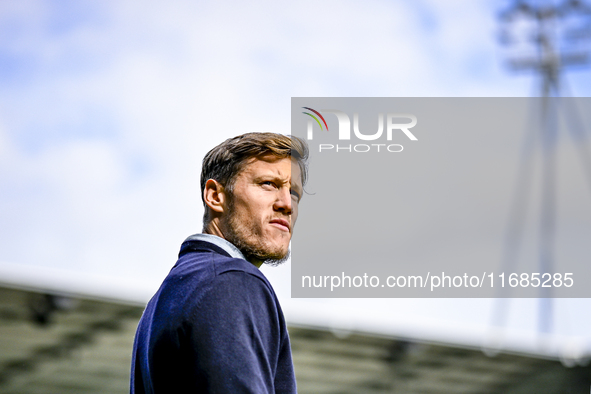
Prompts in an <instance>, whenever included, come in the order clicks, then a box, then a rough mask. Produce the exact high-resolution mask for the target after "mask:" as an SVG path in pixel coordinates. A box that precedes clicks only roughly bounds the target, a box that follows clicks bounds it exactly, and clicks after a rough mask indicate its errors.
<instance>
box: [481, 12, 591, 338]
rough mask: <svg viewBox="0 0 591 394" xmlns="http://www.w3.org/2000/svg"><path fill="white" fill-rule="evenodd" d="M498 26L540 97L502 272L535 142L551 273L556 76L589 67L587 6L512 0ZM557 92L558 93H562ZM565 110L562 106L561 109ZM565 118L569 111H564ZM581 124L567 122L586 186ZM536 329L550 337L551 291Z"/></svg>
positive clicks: (546, 267)
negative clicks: (537, 80)
mask: <svg viewBox="0 0 591 394" xmlns="http://www.w3.org/2000/svg"><path fill="white" fill-rule="evenodd" d="M499 20H500V24H501V34H500V42H501V44H503V45H504V46H506V47H507V48H508V49H512V50H513V53H511V54H510V55H509V56H508V59H507V64H508V66H509V69H510V70H512V71H530V72H533V73H535V74H536V75H537V76H538V77H539V78H540V90H539V92H537V94H536V95H539V96H540V97H541V103H540V104H541V108H540V115H541V116H540V117H539V118H538V119H537V122H539V123H538V124H539V127H538V128H537V130H536V128H532V133H530V135H527V136H526V141H525V145H524V147H525V150H524V156H526V157H524V158H522V159H523V160H522V161H521V165H520V171H519V173H518V182H517V188H516V194H515V197H514V201H513V205H512V208H511V212H510V220H509V226H508V231H507V238H506V242H505V253H504V261H503V268H504V269H511V268H513V267H514V266H515V263H516V259H517V257H516V256H517V251H518V249H519V244H520V243H521V237H522V234H521V233H522V232H523V221H524V220H523V211H524V210H525V207H526V204H525V196H526V195H527V190H528V188H529V182H530V178H531V174H530V172H531V170H532V168H531V164H530V162H531V160H530V157H531V154H530V152H531V150H532V149H533V146H534V145H535V143H536V142H537V143H539V144H540V145H541V149H542V162H543V164H542V176H543V180H542V200H541V212H540V227H539V236H538V242H539V267H540V273H550V274H552V271H553V265H554V264H553V260H554V258H553V256H554V250H553V249H554V238H555V236H554V235H555V212H556V207H555V199H556V197H555V194H556V191H555V189H556V188H555V178H556V164H555V152H556V145H557V141H558V138H557V134H558V133H557V129H558V127H557V118H558V110H559V107H558V106H559V103H558V100H553V99H552V97H559V96H561V95H562V94H564V93H567V94H566V95H568V92H567V91H566V86H565V83H564V81H563V80H562V79H561V73H562V72H563V71H565V70H566V69H569V68H573V67H577V66H579V67H580V66H584V65H587V64H588V63H589V51H588V44H589V40H590V39H591V7H590V6H589V5H588V4H586V3H585V2H584V1H582V0H563V1H560V0H559V1H551V0H546V1H544V0H539V1H535V0H531V1H527V0H515V1H514V2H513V3H512V4H511V6H510V7H509V8H508V9H506V10H505V11H503V12H502V13H501V14H500V16H499ZM561 93H562V94H561ZM564 109H566V108H564ZM566 110H568V111H571V112H569V116H570V115H572V111H574V109H566ZM581 126H582V124H581V123H580V122H579V125H575V124H574V123H571V124H570V125H569V131H570V132H571V134H572V136H573V137H574V138H575V139H576V140H577V141H576V142H577V145H578V147H579V153H580V155H581V158H582V160H583V166H584V167H585V168H584V171H586V177H587V178H588V179H587V181H588V182H589V185H590V186H591V160H590V159H589V158H590V156H589V154H588V151H587V150H586V146H585V144H584V143H583V141H581V139H582V138H583V136H584V134H583V133H582V130H581ZM540 290H541V291H540V301H539V302H540V304H539V318H538V329H539V332H540V333H542V334H549V333H550V331H551V325H552V315H553V313H552V303H551V298H550V297H551V293H550V290H551V288H541V289H540ZM505 309H506V308H505V303H504V301H503V302H499V303H497V305H496V308H495V312H494V316H493V319H494V320H495V324H496V325H498V326H504V324H505V321H504V320H505Z"/></svg>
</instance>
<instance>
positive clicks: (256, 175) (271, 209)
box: [220, 156, 302, 261]
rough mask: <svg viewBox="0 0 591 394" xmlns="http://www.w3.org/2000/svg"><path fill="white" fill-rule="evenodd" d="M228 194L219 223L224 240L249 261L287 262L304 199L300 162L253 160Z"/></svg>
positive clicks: (239, 175)
mask: <svg viewBox="0 0 591 394" xmlns="http://www.w3.org/2000/svg"><path fill="white" fill-rule="evenodd" d="M292 170H293V175H294V178H292ZM227 195H228V203H227V204H226V205H227V206H226V207H225V208H226V210H225V212H224V214H223V215H222V218H221V221H220V229H221V231H222V233H223V235H224V238H226V239H227V240H228V241H230V242H231V243H233V244H234V245H235V246H236V247H237V248H238V249H240V250H241V251H242V253H244V255H245V257H246V258H247V259H251V258H252V257H254V258H256V259H258V260H260V261H268V260H271V261H273V260H275V261H277V260H282V259H284V258H285V257H286V256H287V254H288V251H289V241H290V239H291V234H292V231H293V226H294V224H295V222H296V219H297V216H298V203H299V200H300V198H301V196H302V183H301V176H300V169H299V166H298V164H297V162H296V161H295V160H291V159H289V158H284V159H277V158H276V157H273V156H265V157H263V158H261V159H258V158H253V159H251V161H250V162H248V163H247V164H246V165H245V166H244V168H243V169H242V171H240V173H239V174H238V175H237V176H236V179H235V181H234V187H233V191H232V193H227Z"/></svg>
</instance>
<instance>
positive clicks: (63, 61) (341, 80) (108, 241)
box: [0, 0, 591, 330]
mask: <svg viewBox="0 0 591 394" xmlns="http://www.w3.org/2000/svg"><path fill="white" fill-rule="evenodd" d="M505 4H507V3H506V2H502V1H498V2H497V1H484V0H483V1H459V0H450V1H447V0H446V1H438V0H422V1H415V2H403V1H366V2H363V3H362V2H354V1H323V2H306V1H304V2H297V3H284V4H283V3H279V2H271V1H253V2H230V1H171V2H166V3H164V2H146V3H143V4H142V5H140V4H139V3H137V2H132V1H95V2H76V1H16V0H14V1H13V0H7V1H4V2H3V3H2V6H1V7H0V86H2V89H0V185H2V186H1V187H2V193H0V223H2V225H0V261H2V262H6V263H7V264H12V265H17V266H20V267H45V268H48V269H53V268H59V269H64V270H70V271H75V272H78V273H83V274H84V275H102V276H104V277H107V278H108V277H112V278H115V279H117V280H120V279H121V278H127V277H133V278H134V279H135V280H137V281H140V282H142V281H143V282H145V283H146V284H147V286H154V283H158V282H159V281H160V280H161V279H162V277H163V276H164V275H165V274H166V272H167V271H168V269H169V267H170V266H171V264H172V263H173V262H174V259H175V255H176V251H177V249H178V247H179V245H180V242H181V241H182V240H183V239H184V238H185V237H186V236H187V235H189V234H192V233H195V232H199V231H200V228H201V216H202V212H203V210H202V207H201V201H200V197H199V186H198V176H199V167H200V160H201V158H202V157H203V155H204V154H205V153H206V152H207V151H208V150H209V149H210V148H211V147H213V146H214V145H216V144H217V143H219V142H221V141H222V140H224V139H225V138H229V137H231V136H234V135H236V134H239V133H242V132H248V131H276V132H282V133H289V127H290V126H289V125H290V119H289V116H290V108H289V106H290V97H292V96H386V97H387V96H399V97H405V96H412V97H422V96H425V97H433V96H436V97H448V96H468V97H491V96H495V97H497V96H498V97H514V96H528V95H529V94H531V93H532V92H533V91H535V86H536V83H535V81H534V79H533V77H532V76H530V75H526V74H524V75H512V74H511V73H508V72H507V71H506V69H505V68H504V67H503V59H502V54H503V51H502V50H501V48H500V46H499V45H498V43H497V40H496V36H497V33H498V25H497V21H496V19H495V16H496V15H497V13H498V12H499V11H500V10H501V9H502V8H503V7H504V5H505ZM568 79H569V84H570V87H571V90H572V91H573V92H574V94H575V95H577V96H589V94H590V93H591V85H590V84H589V71H585V70H580V71H576V72H573V73H572V74H570V75H569V76H568ZM288 275H289V267H283V268H279V269H277V270H275V271H269V276H270V277H271V278H272V280H273V281H274V283H276V287H279V290H278V293H279V294H280V296H281V297H282V298H284V299H285V303H286V304H289V305H292V306H289V305H288V307H287V310H288V312H289V310H292V311H294V312H293V313H292V315H291V316H293V317H292V321H294V320H297V319H299V318H300V317H301V315H302V314H301V313H300V314H298V312H297V311H298V310H300V309H298V308H304V309H305V308H307V306H305V307H300V306H297V305H295V304H290V302H291V301H288V300H287V298H288V297H289V292H287V291H286V290H285V286H284V283H285V281H286V278H288ZM115 279H114V280H115ZM287 282H288V281H287ZM388 302H390V304H388ZM394 302H395V301H375V302H374V303H373V304H372V305H373V306H372V308H374V309H371V308H369V309H368V308H367V305H363V303H362V301H356V302H354V304H356V305H357V306H358V308H359V310H363V309H365V310H374V311H375V310H382V309H380V308H391V307H392V305H393V303H394ZM396 302H398V304H397V308H399V309H401V310H405V311H406V312H407V316H409V317H408V318H407V320H413V319H414V321H415V322H423V321H429V322H428V323H424V322H423V323H420V324H423V325H426V326H429V325H433V324H436V323H434V321H435V322H439V323H437V324H440V323H441V322H442V321H448V322H449V324H451V325H453V324H454V322H457V321H462V320H470V318H469V317H467V315H470V314H473V313H474V311H478V310H481V309H482V306H481V305H482V304H480V303H479V302H481V301H470V300H464V301H456V302H457V303H460V304H462V303H463V305H464V306H462V307H461V308H459V309H463V310H466V311H467V313H466V314H459V315H457V314H455V313H453V312H450V308H454V307H453V306H449V305H448V306H447V307H444V308H442V307H441V302H443V301H439V300H420V301H416V302H415V303H412V302H411V301H410V300H406V301H405V302H406V303H404V304H401V303H400V301H396ZM329 304H330V301H322V300H319V301H318V303H317V304H315V305H316V307H317V308H318V310H319V311H321V310H323V309H322V307H321V305H329ZM419 304H420V305H423V307H417V305H419ZM302 305H307V304H302ZM330 305H332V304H330ZM434 305H435V307H434ZM446 305H447V304H446ZM450 305H451V304H450ZM454 305H458V304H454ZM466 305H467V306H466ZM290 308H291V309H290ZM331 308H333V309H334V308H335V307H331ZM421 308H423V309H421ZM446 308H447V309H446ZM337 309H338V308H337ZM417 310H418V311H421V310H423V311H426V312H424V313H423V312H420V313H419V312H417ZM433 310H439V311H441V310H443V311H446V310H447V312H445V313H444V312H441V314H439V315H438V314H437V313H435V314H431V315H429V313H432V312H433ZM421 313H423V315H421ZM378 314H379V313H378V312H376V313H374V315H373V316H374V320H375V322H374V323H372V324H374V326H375V327H377V326H380V324H382V325H384V324H385V323H384V322H383V321H380V320H379V319H378V318H375V316H376V315H378ZM484 314H485V313H484V312H481V314H480V315H479V316H484ZM287 315H288V320H289V319H290V317H289V316H290V315H289V313H287ZM426 315H429V316H431V317H429V318H428V317H425V316H426ZM297 316H300V317H297ZM339 316H340V315H339ZM339 316H336V317H334V319H333V320H334V321H336V322H337V323H335V324H337V325H339V324H340V325H345V326H346V325H347V324H349V323H346V322H345V323H344V322H343V321H341V320H342V319H346V318H343V317H342V316H340V317H339ZM445 316H448V319H447V320H446V318H445ZM301 318H302V319H305V317H301ZM339 319H341V320H339ZM429 319H435V320H429ZM370 320H371V319H370ZM339 321H340V323H339ZM396 322H397V323H396ZM396 322H393V321H392V322H390V323H391V325H392V326H395V325H396V324H399V326H396V327H402V326H404V324H411V323H408V322H407V321H405V320H404V319H402V320H396ZM472 323H473V324H476V325H478V324H481V323H482V322H481V321H476V322H474V321H472ZM417 324H419V323H417ZM420 324H419V325H420ZM441 324H443V323H441ZM445 324H447V323H445ZM411 326H412V324H411ZM405 327H406V326H405ZM413 327H414V326H413ZM364 328H365V329H367V327H364ZM401 330H402V329H401Z"/></svg>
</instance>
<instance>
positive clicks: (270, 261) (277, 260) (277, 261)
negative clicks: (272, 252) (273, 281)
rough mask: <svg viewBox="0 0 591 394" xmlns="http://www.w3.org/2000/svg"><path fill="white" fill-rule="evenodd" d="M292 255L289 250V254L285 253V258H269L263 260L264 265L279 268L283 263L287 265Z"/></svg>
mask: <svg viewBox="0 0 591 394" xmlns="http://www.w3.org/2000/svg"><path fill="white" fill-rule="evenodd" d="M290 255H291V253H290V250H289V249H288V250H287V253H285V255H284V256H283V257H280V258H267V259H265V260H263V264H266V265H270V266H271V267H277V266H278V265H281V264H283V263H285V262H286V261H287V260H289V257H290Z"/></svg>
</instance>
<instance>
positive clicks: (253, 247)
mask: <svg viewBox="0 0 591 394" xmlns="http://www.w3.org/2000/svg"><path fill="white" fill-rule="evenodd" d="M228 208H229V209H228V211H229V212H234V201H233V199H232V197H230V198H229V201H228ZM221 225H222V228H223V229H226V231H225V232H224V238H225V239H226V240H227V241H229V242H230V243H231V244H233V245H234V246H236V247H237V248H238V250H240V251H241V252H242V254H243V255H244V257H245V258H246V260H248V261H251V260H252V259H256V260H259V261H262V262H263V263H264V264H268V265H271V266H274V267H275V266H278V265H281V264H283V263H285V262H286V261H287V260H288V259H289V255H290V251H289V248H288V249H287V251H286V252H283V250H282V249H281V248H279V247H278V248H276V249H275V248H272V246H268V245H265V244H264V241H263V242H261V241H260V240H261V239H262V236H261V235H259V234H256V233H255V232H254V231H253V229H251V228H248V227H247V226H245V225H244V223H243V222H242V221H241V220H240V218H238V217H237V215H226V217H224V218H222V220H221ZM250 240H254V241H250Z"/></svg>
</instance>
